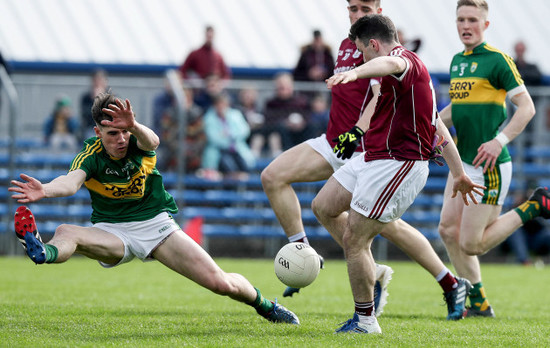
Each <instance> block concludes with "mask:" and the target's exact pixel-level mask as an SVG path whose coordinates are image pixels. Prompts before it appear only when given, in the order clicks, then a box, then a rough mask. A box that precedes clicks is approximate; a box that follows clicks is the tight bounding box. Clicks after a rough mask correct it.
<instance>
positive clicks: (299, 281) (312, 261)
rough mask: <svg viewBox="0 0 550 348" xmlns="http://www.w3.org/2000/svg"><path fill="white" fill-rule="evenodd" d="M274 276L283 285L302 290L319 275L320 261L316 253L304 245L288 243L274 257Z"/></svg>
mask: <svg viewBox="0 0 550 348" xmlns="http://www.w3.org/2000/svg"><path fill="white" fill-rule="evenodd" d="M274 264H275V274H276V275H277V278H279V280H280V281H281V282H283V284H285V285H287V286H290V287H293V288H303V287H306V286H308V285H309V284H311V283H313V281H314V280H315V278H317V275H319V269H320V266H321V264H320V260H319V255H317V252H316V251H315V250H314V249H313V248H312V247H311V246H309V245H307V244H304V243H288V244H286V245H285V246H283V247H282V248H281V250H279V252H278V253H277V256H275V262H274Z"/></svg>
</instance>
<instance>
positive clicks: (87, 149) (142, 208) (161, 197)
mask: <svg viewBox="0 0 550 348" xmlns="http://www.w3.org/2000/svg"><path fill="white" fill-rule="evenodd" d="M156 161H157V157H156V154H155V152H154V151H143V150H140V149H139V148H138V147H137V139H136V137H134V136H133V135H131V136H130V144H129V146H128V152H127V154H126V157H124V158H122V159H115V158H112V157H111V156H109V155H108V154H107V153H106V151H105V148H104V147H103V144H102V143H101V139H99V138H97V137H92V138H89V139H87V140H86V141H85V142H84V147H83V149H82V150H81V151H80V152H79V153H78V155H77V156H76V157H75V158H74V159H73V161H72V163H71V168H70V171H73V170H76V169H82V170H83V171H84V172H86V181H85V183H84V184H85V185H86V188H87V189H88V191H89V192H90V197H91V199H92V208H93V212H92V217H91V221H92V222H93V223H98V222H111V223H116V222H131V221H144V220H148V219H151V218H153V217H155V216H156V215H158V214H159V213H161V212H169V213H174V214H175V213H177V212H178V208H177V206H176V202H175V201H174V198H173V197H172V196H171V195H170V194H169V193H168V192H167V191H166V190H165V189H164V184H163V182H162V176H161V175H160V173H159V171H158V170H157V168H156V167H155V165H156Z"/></svg>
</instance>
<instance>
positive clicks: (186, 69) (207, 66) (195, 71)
mask: <svg viewBox="0 0 550 348" xmlns="http://www.w3.org/2000/svg"><path fill="white" fill-rule="evenodd" d="M214 34H215V33H214V28H213V27H212V26H210V25H209V26H207V27H206V29H205V36H206V38H205V42H204V44H203V45H202V46H201V47H200V48H198V49H196V50H193V51H192V52H191V53H189V55H188V56H187V58H185V61H184V62H183V64H182V65H181V66H180V67H179V71H180V73H181V76H182V77H183V78H185V79H188V78H194V77H198V78H201V79H206V77H207V76H210V75H213V74H215V75H218V76H219V77H220V78H221V79H222V80H229V79H230V78H231V70H230V69H229V68H228V67H227V65H226V64H225V61H224V59H223V57H222V55H221V53H220V52H218V50H216V49H215V48H214Z"/></svg>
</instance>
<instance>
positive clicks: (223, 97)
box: [202, 93, 255, 180]
mask: <svg viewBox="0 0 550 348" xmlns="http://www.w3.org/2000/svg"><path fill="white" fill-rule="evenodd" d="M229 102H230V101H229V96H228V95H227V94H225V93H223V94H220V95H218V96H217V97H216V98H215V99H214V105H213V106H212V107H211V108H210V109H208V110H207V111H206V113H205V115H204V130H205V132H206V147H205V149H204V154H203V158H202V169H203V170H204V171H203V175H204V176H205V177H207V178H211V179H219V175H217V172H221V173H222V174H223V175H224V176H226V177H228V178H231V179H239V180H244V179H246V178H248V173H249V172H250V170H251V169H252V168H253V166H254V165H255V158H254V155H253V154H252V151H251V150H250V147H249V145H248V143H247V139H248V137H249V136H250V127H249V126H248V123H247V122H246V119H245V118H244V116H243V114H242V112H240V111H239V110H237V109H234V108H232V107H230V105H229Z"/></svg>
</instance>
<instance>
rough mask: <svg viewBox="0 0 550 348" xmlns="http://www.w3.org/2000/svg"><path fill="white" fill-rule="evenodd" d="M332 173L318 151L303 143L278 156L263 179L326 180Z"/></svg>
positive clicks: (292, 180) (263, 174)
mask: <svg viewBox="0 0 550 348" xmlns="http://www.w3.org/2000/svg"><path fill="white" fill-rule="evenodd" d="M332 173H333V170H332V167H331V166H330V165H329V164H328V163H327V161H326V160H325V159H324V158H323V157H322V156H321V155H320V154H319V153H318V152H317V151H315V150H314V149H313V148H312V147H311V146H309V145H308V144H306V143H301V144H298V145H296V146H294V147H292V148H290V149H288V150H286V151H285V152H283V153H282V154H280V155H279V156H277V157H276V158H275V159H274V160H273V161H272V162H271V163H270V164H269V165H268V166H267V168H266V169H265V170H264V172H263V173H262V180H264V179H267V180H274V179H277V181H283V182H288V183H293V182H313V181H320V180H325V179H327V178H328V177H330V176H331V175H332Z"/></svg>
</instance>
